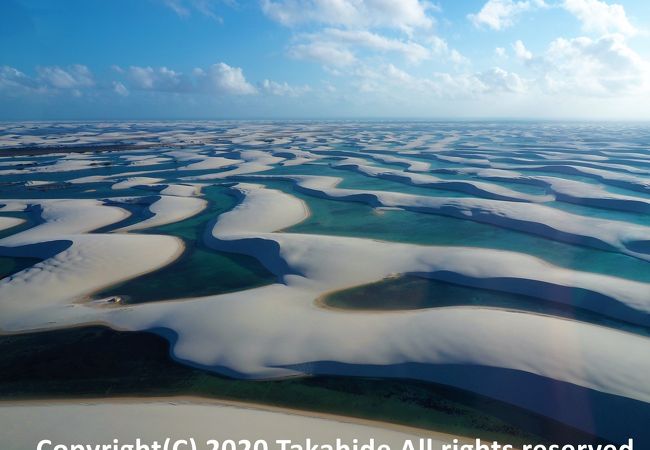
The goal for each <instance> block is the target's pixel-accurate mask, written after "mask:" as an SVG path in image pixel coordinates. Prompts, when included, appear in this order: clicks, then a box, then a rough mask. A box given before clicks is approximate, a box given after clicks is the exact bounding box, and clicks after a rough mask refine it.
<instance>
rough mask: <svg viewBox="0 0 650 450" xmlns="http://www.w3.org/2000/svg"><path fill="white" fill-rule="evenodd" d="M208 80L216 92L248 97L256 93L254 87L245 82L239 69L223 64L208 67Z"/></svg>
mask: <svg viewBox="0 0 650 450" xmlns="http://www.w3.org/2000/svg"><path fill="white" fill-rule="evenodd" d="M208 80H209V83H210V85H211V86H212V87H213V88H215V90H216V91H217V92H220V93H224V94H235V95H249V94H255V93H256V92H257V89H255V86H253V85H252V84H250V83H249V82H248V81H246V78H245V77H244V72H243V71H242V69H241V68H240V67H231V66H229V65H228V64H226V63H223V62H220V63H218V64H214V65H212V66H211V67H210V70H209V71H208Z"/></svg>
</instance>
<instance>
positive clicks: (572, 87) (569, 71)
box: [531, 34, 650, 95]
mask: <svg viewBox="0 0 650 450" xmlns="http://www.w3.org/2000/svg"><path fill="white" fill-rule="evenodd" d="M531 62H532V63H533V67H534V68H535V69H536V70H538V71H539V72H540V73H541V78H542V81H543V83H544V84H545V86H546V88H547V89H548V90H549V91H551V92H558V91H571V92H580V93H583V94H588V95H619V94H634V93H640V92H646V91H647V90H648V86H649V81H650V63H649V62H648V61H647V60H644V59H643V58H642V57H641V56H640V55H639V54H638V53H636V52H635V51H634V50H632V49H631V48H630V47H629V46H628V45H627V42H626V40H625V37H624V36H623V35H620V34H612V35H606V36H603V37H600V38H598V39H591V38H589V37H578V38H574V39H565V38H558V39H555V40H554V41H553V42H551V44H550V45H549V48H548V49H547V51H546V52H545V54H544V55H543V56H541V57H540V58H534V59H533V60H532V61H531Z"/></svg>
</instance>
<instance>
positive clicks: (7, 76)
mask: <svg viewBox="0 0 650 450" xmlns="http://www.w3.org/2000/svg"><path fill="white" fill-rule="evenodd" d="M94 86H95V80H94V77H93V75H92V73H91V72H90V70H89V69H88V67H86V66H84V65H80V64H76V65H72V66H68V67H60V66H46V67H38V68H37V69H36V76H29V75H27V74H25V73H23V72H21V71H20V70H18V69H16V68H14V67H10V66H2V67H0V89H2V90H3V91H5V92H7V91H12V90H13V91H15V92H13V94H19V93H24V92H31V93H58V92H69V93H72V94H73V95H75V96H79V95H81V93H82V90H85V89H88V88H92V87H94Z"/></svg>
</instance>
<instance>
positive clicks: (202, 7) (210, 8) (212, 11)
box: [162, 0, 232, 22]
mask: <svg viewBox="0 0 650 450" xmlns="http://www.w3.org/2000/svg"><path fill="white" fill-rule="evenodd" d="M162 2H163V4H164V5H165V6H167V7H168V8H170V9H171V10H172V11H174V12H175V13H176V14H177V15H178V16H179V17H182V18H186V17H190V16H191V15H192V13H193V12H197V13H199V14H202V15H204V16H206V17H209V18H211V19H214V20H217V21H219V22H221V17H219V15H218V14H217V12H216V7H215V6H216V4H217V3H222V2H220V1H219V0H162ZM225 3H232V2H228V1H226V2H225Z"/></svg>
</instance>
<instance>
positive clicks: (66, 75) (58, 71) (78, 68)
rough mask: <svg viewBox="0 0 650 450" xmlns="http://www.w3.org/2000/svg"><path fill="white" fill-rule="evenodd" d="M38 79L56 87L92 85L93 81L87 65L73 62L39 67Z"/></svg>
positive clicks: (73, 87) (68, 87)
mask: <svg viewBox="0 0 650 450" xmlns="http://www.w3.org/2000/svg"><path fill="white" fill-rule="evenodd" d="M37 72H38V76H39V79H40V80H41V81H42V82H43V83H45V84H46V85H48V86H50V87H53V88H56V89H80V88H86V87H90V86H93V85H94V84H95V81H94V80H93V75H92V73H90V70H89V69H88V67H86V66H84V65H81V64H75V65H72V66H70V67H66V68H62V67H59V66H51V67H39V68H38V69H37Z"/></svg>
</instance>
